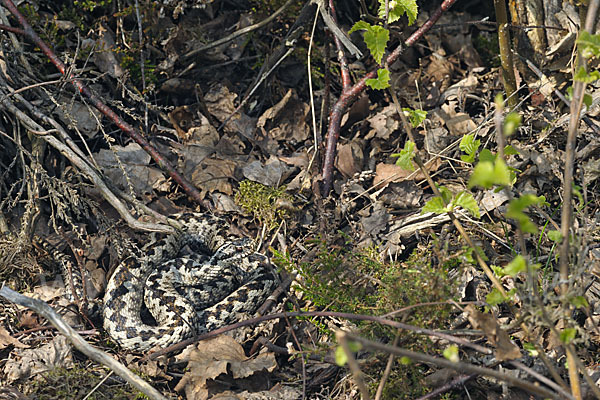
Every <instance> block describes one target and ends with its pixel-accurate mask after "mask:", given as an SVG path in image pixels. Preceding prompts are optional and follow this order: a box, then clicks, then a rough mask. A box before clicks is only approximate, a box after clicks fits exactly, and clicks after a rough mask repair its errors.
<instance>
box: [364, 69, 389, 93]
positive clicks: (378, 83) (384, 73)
mask: <svg viewBox="0 0 600 400" xmlns="http://www.w3.org/2000/svg"><path fill="white" fill-rule="evenodd" d="M365 84H366V85H367V86H369V87H370V88H371V89H375V90H381V89H387V88H389V87H390V71H388V70H387V69H384V68H380V69H378V70H377V79H367V81H366V82H365Z"/></svg>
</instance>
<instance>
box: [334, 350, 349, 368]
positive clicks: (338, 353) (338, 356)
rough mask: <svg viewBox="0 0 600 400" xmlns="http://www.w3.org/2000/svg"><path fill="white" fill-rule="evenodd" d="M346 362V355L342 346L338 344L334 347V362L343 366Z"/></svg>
mask: <svg viewBox="0 0 600 400" xmlns="http://www.w3.org/2000/svg"><path fill="white" fill-rule="evenodd" d="M347 362H348V355H346V352H345V351H344V349H343V348H342V346H338V347H336V348H335V363H336V364H337V365H339V366H340V367H343V366H344V365H346V363H347Z"/></svg>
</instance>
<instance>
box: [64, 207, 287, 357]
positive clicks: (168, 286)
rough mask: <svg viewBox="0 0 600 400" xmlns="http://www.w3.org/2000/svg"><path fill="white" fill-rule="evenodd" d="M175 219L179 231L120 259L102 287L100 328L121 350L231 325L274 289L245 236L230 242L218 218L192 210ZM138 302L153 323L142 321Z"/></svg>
mask: <svg viewBox="0 0 600 400" xmlns="http://www.w3.org/2000/svg"><path fill="white" fill-rule="evenodd" d="M177 219H178V220H179V221H180V222H181V223H182V225H183V226H184V228H183V229H182V230H181V231H178V232H177V233H175V234H172V235H168V236H167V237H165V238H164V239H162V240H160V241H157V242H154V243H150V244H148V245H147V246H146V247H145V248H144V249H143V250H144V252H145V253H144V256H143V257H140V258H135V257H130V258H129V259H127V260H124V261H122V262H121V263H120V264H119V265H118V267H117V268H116V270H115V272H114V274H113V275H112V277H111V278H110V280H109V282H108V285H107V287H106V292H105V296H104V305H103V317H104V329H105V330H106V332H107V333H108V334H109V336H110V337H111V338H112V339H113V340H114V341H116V342H117V343H118V344H119V345H120V346H121V347H123V348H126V349H129V350H135V351H147V350H149V349H151V348H153V347H155V346H159V347H166V346H170V345H172V344H175V343H178V342H180V341H182V340H184V339H186V338H189V337H192V336H194V335H196V334H200V333H204V332H209V331H211V330H214V329H217V328H219V327H221V326H225V325H228V324H231V323H232V322H234V320H236V318H237V317H238V315H239V314H241V313H243V314H246V315H247V314H253V313H254V312H255V311H256V310H257V309H258V307H260V305H261V304H262V303H263V302H264V301H265V300H266V299H267V297H268V296H269V294H270V293H271V292H272V291H273V289H274V287H275V282H276V280H275V277H274V275H273V273H272V272H271V268H270V266H269V263H268V260H267V258H266V257H265V256H263V255H261V254H258V253H256V252H255V251H254V250H253V249H252V246H251V244H252V242H251V241H250V240H249V239H235V238H232V237H231V235H230V233H229V230H230V226H229V225H228V224H227V223H226V222H225V221H223V220H221V219H219V218H217V217H214V216H212V215H210V214H198V213H187V214H182V215H179V216H178V217H177ZM60 262H61V264H62V266H63V270H64V271H63V274H64V276H65V280H66V281H67V289H68V288H69V287H73V288H74V289H75V292H76V293H74V295H75V296H78V297H77V298H81V291H82V289H81V287H82V284H81V282H82V279H81V276H80V274H78V273H77V268H73V267H72V266H71V265H69V264H68V263H69V262H70V261H69V260H68V258H67V257H62V258H61V260H60ZM69 270H70V272H71V273H70V274H69V273H68V272H69ZM70 279H72V280H70ZM71 283H72V284H71ZM67 292H68V290H67ZM144 305H145V307H146V308H147V309H148V310H149V311H150V313H151V314H152V316H153V317H154V319H155V320H156V325H151V324H147V323H145V322H144V321H143V320H142V315H141V311H142V308H143V306H144Z"/></svg>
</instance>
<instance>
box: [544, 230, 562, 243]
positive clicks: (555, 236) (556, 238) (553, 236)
mask: <svg viewBox="0 0 600 400" xmlns="http://www.w3.org/2000/svg"><path fill="white" fill-rule="evenodd" d="M546 235H547V236H548V239H550V240H552V241H553V242H554V243H560V242H562V240H563V235H562V233H561V232H560V231H555V230H551V231H548V233H546Z"/></svg>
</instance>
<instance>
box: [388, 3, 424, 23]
mask: <svg viewBox="0 0 600 400" xmlns="http://www.w3.org/2000/svg"><path fill="white" fill-rule="evenodd" d="M388 8H389V10H388V24H391V23H393V22H396V21H398V20H399V19H400V17H402V16H403V15H404V14H406V16H407V17H408V25H412V24H413V23H414V22H415V20H416V19H417V13H418V11H419V8H418V6H417V1H416V0H390V1H389V2H388ZM379 18H385V0H379Z"/></svg>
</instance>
